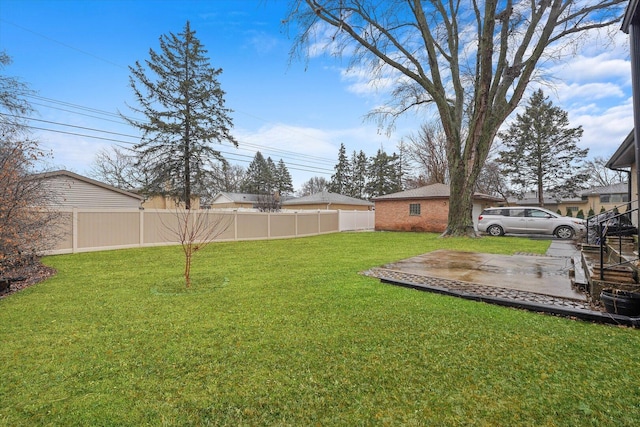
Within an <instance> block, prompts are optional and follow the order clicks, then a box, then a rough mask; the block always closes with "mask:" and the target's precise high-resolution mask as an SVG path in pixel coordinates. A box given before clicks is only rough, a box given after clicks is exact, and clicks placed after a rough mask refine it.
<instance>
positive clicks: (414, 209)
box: [373, 184, 501, 233]
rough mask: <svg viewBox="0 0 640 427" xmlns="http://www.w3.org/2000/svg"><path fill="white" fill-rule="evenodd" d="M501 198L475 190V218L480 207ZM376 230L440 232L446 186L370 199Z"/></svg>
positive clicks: (446, 204) (444, 221)
mask: <svg viewBox="0 0 640 427" xmlns="http://www.w3.org/2000/svg"><path fill="white" fill-rule="evenodd" d="M500 200H501V199H498V198H495V197H492V196H489V195H486V194H481V193H476V194H474V201H473V211H474V221H475V218H477V216H478V215H479V214H480V211H481V210H482V209H483V208H485V207H488V206H491V205H493V204H494V203H496V202H498V201H500ZM373 201H374V202H375V209H376V223H375V229H376V230H378V231H423V232H434V233H442V232H443V231H444V230H445V229H446V228H447V218H448V216H449V186H448V185H446V184H432V185H427V186H424V187H420V188H414V189H411V190H406V191H401V192H399V193H393V194H387V195H384V196H380V197H377V198H375V199H373Z"/></svg>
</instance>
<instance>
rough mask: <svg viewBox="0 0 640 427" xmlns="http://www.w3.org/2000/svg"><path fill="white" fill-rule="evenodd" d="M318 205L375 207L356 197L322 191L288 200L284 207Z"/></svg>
mask: <svg viewBox="0 0 640 427" xmlns="http://www.w3.org/2000/svg"><path fill="white" fill-rule="evenodd" d="M317 204H336V205H356V206H373V203H371V202H368V201H366V200H362V199H356V198H355V197H349V196H344V195H342V194H338V193H331V192H329V191H320V192H318V193H315V194H311V195H309V196H304V197H298V198H295V199H291V200H287V201H285V202H283V203H282V206H288V205H317Z"/></svg>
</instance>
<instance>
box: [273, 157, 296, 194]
mask: <svg viewBox="0 0 640 427" xmlns="http://www.w3.org/2000/svg"><path fill="white" fill-rule="evenodd" d="M276 189H277V191H278V193H279V194H280V195H281V196H287V195H289V194H291V193H293V180H292V179H291V174H290V173H289V169H287V165H285V164H284V161H283V160H282V159H280V161H279V162H278V166H277V168H276Z"/></svg>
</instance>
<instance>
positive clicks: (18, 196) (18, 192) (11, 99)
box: [0, 52, 58, 278]
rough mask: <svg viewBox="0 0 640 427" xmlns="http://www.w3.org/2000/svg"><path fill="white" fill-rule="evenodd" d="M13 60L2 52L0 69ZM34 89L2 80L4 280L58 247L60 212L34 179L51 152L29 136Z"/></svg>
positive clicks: (0, 243)
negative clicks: (26, 118)
mask: <svg viewBox="0 0 640 427" xmlns="http://www.w3.org/2000/svg"><path fill="white" fill-rule="evenodd" d="M10 62H11V60H10V58H9V57H8V56H7V55H6V54H5V53H4V52H0V69H3V68H4V67H5V66H7V65H9V64H10ZM30 92H31V91H30V90H29V88H28V87H27V86H26V85H25V84H24V83H22V82H21V81H19V80H18V79H16V78H14V77H8V76H4V75H0V277H2V278H7V276H9V275H11V274H12V272H13V271H14V270H15V269H16V268H19V267H22V266H24V265H30V264H33V263H35V262H36V259H37V255H38V254H39V253H40V252H41V251H43V250H45V249H49V248H50V246H51V245H52V244H53V243H55V239H56V237H57V235H58V234H57V227H56V224H57V219H58V213H57V211H56V210H55V205H54V202H55V199H54V197H55V194H53V193H52V192H51V191H50V190H49V189H47V188H45V186H44V185H43V182H42V181H41V180H38V179H33V178H32V174H33V172H34V170H35V167H36V165H38V163H39V161H40V160H42V159H43V158H46V157H47V153H45V152H43V151H42V150H41V149H40V147H39V146H38V142H37V141H35V140H34V139H32V138H31V137H30V134H29V132H28V128H27V127H26V123H25V121H24V118H23V117H24V116H26V115H28V114H30V113H31V112H32V109H31V105H30V104H29V103H28V102H27V101H26V100H25V99H24V95H25V94H29V93H30Z"/></svg>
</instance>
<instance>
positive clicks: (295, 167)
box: [25, 125, 333, 174]
mask: <svg viewBox="0 0 640 427" xmlns="http://www.w3.org/2000/svg"><path fill="white" fill-rule="evenodd" d="M67 126H71V125H67ZM25 127H27V128H29V129H36V130H42V131H46V132H54V133H61V134H65V135H73V136H80V137H83V138H93V139H99V140H102V141H111V142H116V143H118V144H126V145H135V143H134V142H129V141H122V140H118V139H113V138H105V137H100V136H95V135H85V134H81V133H77V132H68V131H63V130H58V129H47V128H41V127H38V126H30V125H25ZM218 152H219V153H221V154H227V155H230V156H241V157H247V158H250V159H253V156H248V155H244V154H239V153H230V152H228V151H218ZM229 159H230V160H234V161H241V162H243V163H251V161H250V160H244V159H237V158H229ZM287 169H291V170H298V171H304V172H314V173H320V174H331V173H332V172H333V171H332V170H330V169H323V168H318V167H314V166H309V165H304V164H299V163H291V162H289V164H288V165H287Z"/></svg>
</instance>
